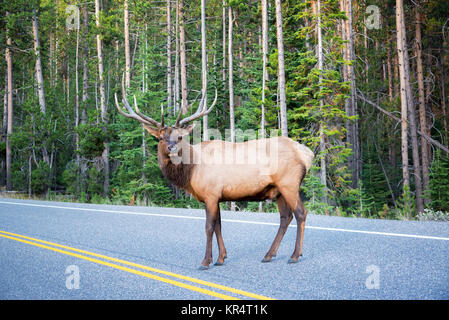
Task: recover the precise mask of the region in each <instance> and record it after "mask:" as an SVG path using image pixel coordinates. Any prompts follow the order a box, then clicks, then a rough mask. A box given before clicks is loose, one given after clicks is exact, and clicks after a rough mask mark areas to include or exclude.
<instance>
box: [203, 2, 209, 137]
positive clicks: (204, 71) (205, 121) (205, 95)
mask: <svg viewBox="0 0 449 320" xmlns="http://www.w3.org/2000/svg"><path fill="white" fill-rule="evenodd" d="M201 78H202V84H203V85H202V87H203V89H202V90H203V99H204V109H207V53H206V0H201ZM207 120H208V118H207V115H205V116H203V140H204V141H208V140H209V134H208V132H207V127H208V123H207V122H208V121H207Z"/></svg>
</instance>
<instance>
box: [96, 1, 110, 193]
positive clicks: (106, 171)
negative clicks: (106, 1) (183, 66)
mask: <svg viewBox="0 0 449 320" xmlns="http://www.w3.org/2000/svg"><path fill="white" fill-rule="evenodd" d="M95 23H96V26H97V28H99V27H100V0H95ZM97 56H98V79H99V87H100V110H101V122H102V123H103V132H104V133H106V126H107V124H108V118H107V107H106V96H105V87H104V75H103V74H104V68H103V52H102V42H101V35H100V34H97ZM102 159H103V166H104V168H103V169H104V183H103V192H104V195H105V196H107V194H108V192H109V144H108V141H107V139H106V140H105V142H104V150H103V154H102Z"/></svg>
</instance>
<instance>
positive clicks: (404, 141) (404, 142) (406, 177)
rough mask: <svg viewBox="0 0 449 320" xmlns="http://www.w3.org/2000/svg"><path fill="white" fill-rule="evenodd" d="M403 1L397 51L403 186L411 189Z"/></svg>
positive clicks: (398, 3) (398, 4)
mask: <svg viewBox="0 0 449 320" xmlns="http://www.w3.org/2000/svg"><path fill="white" fill-rule="evenodd" d="M402 10H403V8H402V0H396V30H397V50H398V65H399V73H400V88H401V89H400V92H401V155H402V180H403V181H402V185H403V188H404V189H405V188H406V187H407V188H410V174H409V171H408V137H407V134H408V122H407V117H408V116H407V115H408V109H407V91H406V89H405V86H406V78H405V61H404V60H405V58H404V48H405V47H404V44H403V41H404V36H403V35H402V27H401V24H402V22H401V19H402V14H401V11H402Z"/></svg>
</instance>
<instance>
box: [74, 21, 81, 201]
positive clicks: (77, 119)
mask: <svg viewBox="0 0 449 320" xmlns="http://www.w3.org/2000/svg"><path fill="white" fill-rule="evenodd" d="M79 34H80V30H79V28H77V29H76V50H75V150H76V151H77V152H76V167H77V168H79V166H80V154H79V152H78V151H79V149H80V137H79V134H78V130H77V129H78V126H79V123H80V97H79V94H80V93H79V79H78V63H79V57H78V54H79V52H78V51H79ZM78 189H79V174H78V175H77V183H76V193H77V194H79V190H78Z"/></svg>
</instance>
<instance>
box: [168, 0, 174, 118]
mask: <svg viewBox="0 0 449 320" xmlns="http://www.w3.org/2000/svg"><path fill="white" fill-rule="evenodd" d="M171 73H172V70H171V6H170V0H167V110H168V111H170V110H171V108H172V91H173V90H172V79H171Z"/></svg>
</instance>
